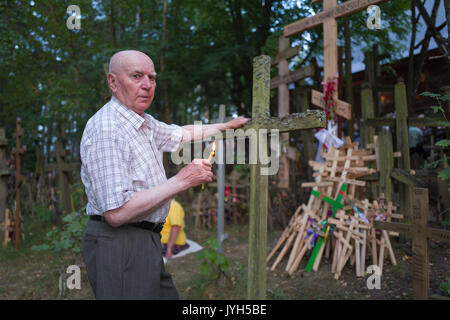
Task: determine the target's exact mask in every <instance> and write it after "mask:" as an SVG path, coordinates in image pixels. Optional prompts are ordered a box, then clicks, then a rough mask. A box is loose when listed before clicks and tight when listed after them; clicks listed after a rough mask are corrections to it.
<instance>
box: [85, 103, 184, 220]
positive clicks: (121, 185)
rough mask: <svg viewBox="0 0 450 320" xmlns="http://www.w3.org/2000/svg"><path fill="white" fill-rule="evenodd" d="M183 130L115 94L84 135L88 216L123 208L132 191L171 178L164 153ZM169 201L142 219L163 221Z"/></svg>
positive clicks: (179, 137)
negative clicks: (140, 111) (137, 110)
mask: <svg viewBox="0 0 450 320" xmlns="http://www.w3.org/2000/svg"><path fill="white" fill-rule="evenodd" d="M181 138H182V129H181V127H179V126H177V125H174V124H172V125H168V124H165V123H163V122H160V121H158V120H156V119H154V118H153V117H152V116H150V115H148V114H146V113H143V114H142V117H141V116H140V115H138V114H137V113H135V112H134V111H132V110H130V109H128V108H127V107H126V106H125V105H123V104H122V103H121V102H120V101H119V100H117V99H116V98H115V97H114V96H113V97H112V98H111V100H110V101H109V102H108V103H107V104H105V105H104V106H103V107H102V108H101V109H100V110H99V111H97V113H96V114H95V115H94V116H92V118H90V119H89V121H88V122H87V124H86V128H85V129H84V132H83V137H82V139H81V146H80V155H81V162H82V165H81V180H82V181H83V184H84V186H85V191H86V195H87V197H88V204H87V207H86V213H87V214H88V215H92V214H98V215H102V214H103V213H104V212H106V211H109V210H112V209H116V208H119V207H121V206H122V205H123V204H124V203H125V202H127V201H128V200H129V199H130V198H131V196H132V195H133V193H135V192H138V191H141V190H146V189H150V188H152V187H155V186H157V185H159V184H161V183H163V182H165V181H167V177H166V173H165V171H164V167H163V161H162V159H163V156H162V155H163V152H172V151H175V150H177V148H178V146H179V144H180V142H181ZM169 208H170V200H168V201H167V202H165V203H164V204H163V205H161V206H160V207H158V208H156V209H154V210H152V211H151V212H149V215H148V216H147V217H146V218H145V219H143V220H146V221H150V222H156V223H159V222H164V220H165V219H166V217H167V214H168V212H169Z"/></svg>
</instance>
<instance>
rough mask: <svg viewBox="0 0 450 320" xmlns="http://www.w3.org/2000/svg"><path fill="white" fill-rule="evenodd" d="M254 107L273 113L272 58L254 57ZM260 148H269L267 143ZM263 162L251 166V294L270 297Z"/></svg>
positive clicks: (257, 112)
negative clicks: (267, 273)
mask: <svg viewBox="0 0 450 320" xmlns="http://www.w3.org/2000/svg"><path fill="white" fill-rule="evenodd" d="M253 68H254V69H253V106H252V118H257V117H260V116H261V115H265V114H268V113H270V105H269V104H270V57H268V56H259V57H256V58H255V59H254V60H253ZM256 131H257V139H256V140H257V141H258V144H257V145H258V147H260V148H264V150H265V149H267V143H265V144H260V141H259V140H260V137H259V129H258V128H256ZM261 167H262V165H261V164H259V163H257V164H251V165H250V181H251V185H250V216H249V217H250V226H249V255H248V287H247V297H248V299H250V300H253V299H265V298H266V256H267V194H268V192H269V184H268V181H269V180H268V176H262V175H261Z"/></svg>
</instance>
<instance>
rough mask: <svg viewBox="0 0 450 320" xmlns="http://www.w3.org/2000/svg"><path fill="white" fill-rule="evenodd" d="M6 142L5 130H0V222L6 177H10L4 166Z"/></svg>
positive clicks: (3, 208) (7, 169) (2, 214)
mask: <svg viewBox="0 0 450 320" xmlns="http://www.w3.org/2000/svg"><path fill="white" fill-rule="evenodd" d="M7 146H8V140H7V139H6V137H5V129H4V128H0V221H3V220H5V210H6V205H7V199H8V183H7V177H8V176H10V175H11V170H9V168H8V166H7V165H6V162H7V161H6V147H7Z"/></svg>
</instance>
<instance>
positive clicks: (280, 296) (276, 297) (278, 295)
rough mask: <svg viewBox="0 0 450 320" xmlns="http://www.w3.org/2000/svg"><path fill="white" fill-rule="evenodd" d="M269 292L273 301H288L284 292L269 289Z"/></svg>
mask: <svg viewBox="0 0 450 320" xmlns="http://www.w3.org/2000/svg"><path fill="white" fill-rule="evenodd" d="M267 292H268V293H269V294H270V295H271V296H272V297H271V298H272V299H273V300H284V299H286V296H285V294H284V292H283V290H276V289H275V290H272V289H267Z"/></svg>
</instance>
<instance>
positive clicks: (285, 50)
mask: <svg viewBox="0 0 450 320" xmlns="http://www.w3.org/2000/svg"><path fill="white" fill-rule="evenodd" d="M289 42H290V40H289V38H285V37H283V36H280V38H279V39H278V50H279V53H278V55H277V56H276V58H275V60H274V61H272V64H271V65H272V66H275V65H278V77H277V78H274V79H272V80H270V89H274V88H276V87H278V116H279V117H282V116H284V115H286V114H289V87H288V84H289V83H292V82H296V81H298V80H301V79H304V78H307V77H312V76H314V67H313V66H308V67H305V68H303V69H299V70H296V71H293V72H289V63H288V60H289V59H290V58H293V57H295V56H297V55H298V51H299V47H298V46H297V47H290V44H289ZM283 143H284V144H286V147H287V146H288V145H289V133H287V132H286V133H283ZM278 178H279V184H278V186H279V187H280V188H285V189H289V161H288V157H287V155H286V154H284V153H283V154H282V155H281V157H280V170H279V171H278Z"/></svg>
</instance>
